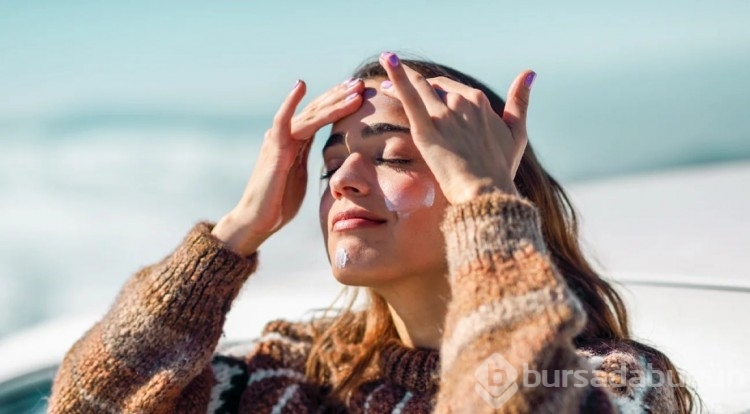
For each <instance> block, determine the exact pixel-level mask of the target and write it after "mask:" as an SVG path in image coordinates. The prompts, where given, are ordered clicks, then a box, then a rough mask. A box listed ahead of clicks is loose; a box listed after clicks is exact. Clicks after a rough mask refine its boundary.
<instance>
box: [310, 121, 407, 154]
mask: <svg viewBox="0 0 750 414" xmlns="http://www.w3.org/2000/svg"><path fill="white" fill-rule="evenodd" d="M410 132H411V131H410V130H409V128H407V127H405V126H402V125H395V124H389V123H386V122H378V123H376V124H372V125H365V126H364V127H362V139H367V138H370V137H374V136H378V135H383V134H388V133H401V134H409V133H410ZM343 143H344V134H342V133H336V134H331V136H330V137H328V140H327V141H326V143H325V145H323V153H325V152H326V150H327V149H328V148H329V147H332V146H334V145H340V144H343Z"/></svg>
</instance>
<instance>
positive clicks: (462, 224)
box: [441, 191, 546, 270]
mask: <svg viewBox="0 0 750 414" xmlns="http://www.w3.org/2000/svg"><path fill="white" fill-rule="evenodd" d="M540 222H541V220H540V219H539V213H538V211H537V209H536V207H535V206H534V205H533V204H532V203H531V202H530V201H529V200H528V199H525V198H522V197H519V196H516V195H512V194H507V193H502V192H499V191H496V192H492V193H488V194H482V195H480V196H478V197H476V198H474V199H473V200H471V201H467V202H465V203H461V204H456V205H453V206H451V207H449V208H448V209H447V211H446V214H445V216H444V218H443V222H442V225H441V229H442V231H443V235H444V237H445V242H446V251H447V254H448V262H449V263H450V266H451V270H457V269H460V268H465V267H466V266H470V267H473V266H475V265H476V266H480V267H483V268H485V269H486V268H493V267H494V266H495V265H496V264H497V259H498V256H499V258H500V259H502V260H503V261H505V260H508V259H511V258H513V257H514V256H515V255H516V254H519V253H521V252H523V251H524V250H526V249H528V247H533V248H534V249H535V250H536V251H537V252H540V253H545V252H546V245H545V243H544V238H543V236H542V231H541V228H540Z"/></svg>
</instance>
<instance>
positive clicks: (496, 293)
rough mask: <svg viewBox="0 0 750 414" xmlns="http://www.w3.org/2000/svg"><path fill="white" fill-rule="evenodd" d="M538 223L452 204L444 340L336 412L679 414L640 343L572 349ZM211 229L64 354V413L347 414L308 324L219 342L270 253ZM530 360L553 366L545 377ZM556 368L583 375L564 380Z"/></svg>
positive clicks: (576, 311) (204, 227)
mask: <svg viewBox="0 0 750 414" xmlns="http://www.w3.org/2000/svg"><path fill="white" fill-rule="evenodd" d="M539 220H540V219H539V214H538V212H537V210H536V208H535V207H534V205H533V204H531V203H530V202H529V201H528V200H526V199H523V198H519V197H515V196H511V195H506V194H501V193H492V194H486V195H482V196H479V197H477V198H476V199H474V200H472V201H470V202H466V203H463V204H459V205H455V206H451V207H449V208H448V210H447V212H446V215H445V218H444V221H443V223H442V227H441V228H442V230H443V233H444V235H445V241H446V251H447V260H448V263H449V270H450V272H449V273H450V274H449V278H450V283H451V288H452V299H451V302H450V304H449V308H448V314H447V316H446V321H445V327H444V333H443V339H442V343H441V348H440V350H439V351H437V350H429V349H414V348H407V347H406V346H404V345H403V344H402V343H401V342H400V341H398V340H392V341H390V342H388V343H387V344H386V346H384V347H383V348H382V349H381V352H380V357H379V361H378V369H379V376H378V377H377V378H375V379H372V380H369V381H366V382H364V383H363V384H361V385H360V386H359V387H358V388H357V389H355V390H354V391H353V392H352V394H351V395H350V396H349V398H347V399H346V401H341V402H340V404H339V406H338V410H339V411H345V412H351V413H373V414H375V413H431V412H436V413H490V412H509V413H510V412H512V413H522V412H524V413H525V412H541V413H553V412H554V413H558V412H566V413H567V412H570V413H578V412H592V413H594V412H595V413H608V412H622V413H639V412H653V413H657V412H658V413H672V412H675V411H676V400H675V397H674V394H673V392H672V390H671V389H670V387H668V386H666V385H664V386H658V384H657V383H656V382H655V379H656V375H655V374H654V371H655V370H659V369H663V367H660V366H658V365H655V366H653V367H652V366H651V365H650V363H651V362H652V361H651V360H650V359H649V354H647V353H643V352H641V350H642V348H640V347H637V346H634V345H633V344H631V343H622V342H620V343H618V342H611V341H609V342H608V341H601V342H600V343H595V344H592V345H591V346H588V347H586V348H584V349H576V348H575V347H574V346H573V338H574V337H575V336H576V335H577V334H578V333H579V332H580V331H581V330H582V328H583V326H584V324H585V320H586V317H585V314H584V312H583V310H582V307H581V304H580V302H579V300H578V299H577V298H576V297H575V296H574V295H573V294H572V292H571V290H570V289H569V288H568V287H567V286H566V284H565V282H564V280H563V278H562V277H561V276H560V274H559V273H558V271H557V270H556V268H555V266H554V265H553V263H552V262H551V259H550V257H549V255H548V252H547V250H546V247H545V244H544V241H543V238H542V234H541V230H540V221H539ZM211 228H212V227H211V225H210V224H208V223H200V224H198V225H197V226H196V227H195V228H194V229H193V230H192V231H191V232H190V233H189V234H188V236H187V237H186V238H185V240H184V242H183V243H182V244H181V245H180V246H179V247H178V248H177V249H176V250H175V251H174V252H173V253H172V254H171V255H169V256H167V257H166V258H165V259H164V260H162V261H161V262H159V263H157V264H155V265H152V266H150V267H147V268H144V269H143V270H141V271H139V272H138V273H137V274H136V275H135V276H133V277H132V278H131V279H130V280H129V281H128V283H127V284H126V285H125V287H124V288H123V289H122V291H121V293H120V295H119V297H118V298H117V300H116V302H115V304H114V305H113V307H112V308H111V309H110V311H109V312H108V313H107V315H106V316H104V318H103V319H102V320H101V321H100V322H99V323H97V324H96V325H95V326H94V327H92V328H91V329H90V330H89V331H88V332H87V333H86V334H85V336H84V337H83V338H81V339H80V340H79V341H78V342H77V343H76V344H75V345H74V346H73V348H72V349H71V350H70V351H69V352H68V354H67V356H66V357H65V359H64V361H63V364H62V366H61V368H60V371H59V373H58V375H57V378H56V380H55V383H54V387H53V394H52V397H51V399H50V408H49V410H50V412H51V413H120V412H126V413H199V412H200V413H205V412H209V413H243V414H244V413H322V412H333V409H332V408H331V406H330V405H329V404H328V403H326V404H323V403H321V401H324V398H323V397H324V396H325V393H326V392H327V390H329V389H330V384H316V383H315V382H314V381H311V380H310V379H308V378H306V376H305V375H304V366H305V361H306V360H307V357H308V354H309V351H310V344H311V342H312V340H313V337H312V334H311V333H312V332H313V331H312V329H311V327H310V325H309V323H306V322H297V323H293V322H285V321H274V322H271V323H269V324H268V325H267V326H266V328H265V330H264V332H263V335H262V337H261V338H260V339H258V340H257V341H256V342H254V343H251V344H248V346H247V347H245V349H237V348H235V349H231V350H225V351H224V352H216V348H217V343H218V341H219V338H220V336H221V333H222V326H223V323H224V320H225V315H226V313H227V312H228V311H229V308H230V306H231V304H232V301H233V300H234V298H235V297H236V296H237V294H238V292H239V290H240V288H241V286H242V285H243V283H244V282H245V280H246V279H247V277H248V276H249V275H250V274H251V273H252V272H253V271H254V270H255V269H256V267H257V253H256V254H254V255H252V256H250V257H247V258H244V257H240V256H238V255H236V254H235V253H233V252H232V251H231V250H229V249H228V248H227V247H226V246H225V245H223V244H222V243H221V242H220V241H219V240H218V239H216V238H214V237H213V236H212V235H211ZM653 362H654V363H655V364H656V363H657V361H653ZM531 370H535V371H537V372H543V371H544V372H543V373H549V375H548V376H547V377H542V379H543V380H544V383H543V384H539V383H538V381H537V383H533V380H534V379H535V377H534V376H528V375H526V374H525V373H526V372H529V371H531ZM554 370H558V373H559V372H563V374H564V373H565V371H562V370H569V371H570V372H571V373H572V372H575V373H576V375H577V376H576V377H573V376H570V378H568V382H567V383H565V382H562V383H557V384H555V383H554V377H553V371H554ZM514 373H515V375H514ZM555 374H557V373H555ZM529 378H530V379H531V380H532V382H529ZM536 379H539V378H536ZM633 379H636V380H637V381H632V380H633ZM597 380H598V382H597ZM546 385H550V386H546ZM553 385H557V386H553ZM565 385H567V386H565Z"/></svg>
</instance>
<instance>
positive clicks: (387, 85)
mask: <svg viewBox="0 0 750 414" xmlns="http://www.w3.org/2000/svg"><path fill="white" fill-rule="evenodd" d="M391 86H393V82H391V81H389V80H384V81H383V82H382V83H381V84H380V89H390V88H391Z"/></svg>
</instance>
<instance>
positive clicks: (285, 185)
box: [211, 79, 364, 256]
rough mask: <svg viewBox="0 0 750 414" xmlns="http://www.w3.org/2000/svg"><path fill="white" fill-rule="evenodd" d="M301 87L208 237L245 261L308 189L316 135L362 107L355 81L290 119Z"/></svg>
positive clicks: (286, 104) (360, 85)
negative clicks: (234, 202)
mask: <svg viewBox="0 0 750 414" xmlns="http://www.w3.org/2000/svg"><path fill="white" fill-rule="evenodd" d="M305 91H306V85H305V83H304V82H302V81H298V82H297V84H295V86H294V89H292V92H291V93H290V94H289V95H288V96H287V97H286V99H285V100H284V102H283V103H282V104H281V107H280V108H279V110H278V112H277V113H276V116H275V117H274V120H273V126H272V127H271V129H269V130H268V131H267V132H266V135H265V138H264V140H263V144H262V146H261V148H260V154H259V155H258V159H257V161H256V164H255V168H254V170H253V173H252V175H251V176H250V179H249V181H248V183H247V186H246V187H245V192H244V194H243V195H242V198H241V199H240V201H239V202H238V203H237V205H236V206H235V207H234V208H233V209H232V210H231V211H230V212H229V213H228V214H226V215H225V216H224V217H223V218H222V219H221V220H219V222H218V223H217V224H216V226H215V227H214V229H213V231H212V232H211V233H212V234H213V235H214V236H215V237H217V238H218V239H219V240H222V241H224V242H225V243H226V244H227V245H228V246H229V248H231V249H232V250H234V251H235V252H236V253H238V254H240V255H243V256H248V255H250V254H252V253H253V252H255V251H256V250H258V247H259V246H260V245H261V244H262V243H263V242H264V241H265V240H266V239H267V238H268V237H270V236H271V235H272V234H273V233H275V232H277V231H279V230H280V229H281V228H282V227H283V226H284V225H285V224H287V223H288V222H289V221H291V219H292V218H294V216H295V215H296V214H297V212H298V211H299V209H300V206H301V205H302V200H303V199H304V197H305V190H306V188H307V159H308V155H309V153H310V147H311V146H312V141H313V137H314V136H315V133H316V132H317V131H318V130H319V129H320V128H322V127H323V126H325V125H327V124H330V123H332V122H335V121H337V120H339V119H341V118H343V117H345V116H347V115H349V114H352V113H354V112H355V111H356V110H357V109H358V108H359V106H360V105H361V104H362V92H363V91H364V83H363V82H362V81H361V80H359V79H354V80H349V81H346V82H344V83H342V84H340V85H337V86H335V87H333V88H331V89H330V90H328V91H327V92H325V93H324V94H322V95H320V96H319V97H318V98H316V99H315V100H314V101H312V102H311V103H310V104H309V105H307V106H306V107H305V109H303V110H302V112H301V113H300V114H298V115H296V116H295V115H294V112H295V110H296V109H297V106H298V105H299V103H300V101H301V100H302V98H303V97H304V96H305Z"/></svg>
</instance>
